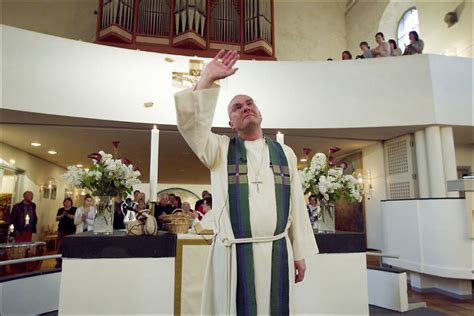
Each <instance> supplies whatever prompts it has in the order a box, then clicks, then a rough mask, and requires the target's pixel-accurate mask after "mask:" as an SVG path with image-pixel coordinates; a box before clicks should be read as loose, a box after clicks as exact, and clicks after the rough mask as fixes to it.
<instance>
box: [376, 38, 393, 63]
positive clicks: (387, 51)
mask: <svg viewBox="0 0 474 316" xmlns="http://www.w3.org/2000/svg"><path fill="white" fill-rule="evenodd" d="M375 41H376V42H377V44H378V46H377V47H375V48H374V49H372V54H373V55H374V57H376V58H378V57H388V56H390V55H391V54H392V51H391V48H390V44H389V43H387V42H386V41H385V37H384V35H383V33H382V32H378V33H377V34H375Z"/></svg>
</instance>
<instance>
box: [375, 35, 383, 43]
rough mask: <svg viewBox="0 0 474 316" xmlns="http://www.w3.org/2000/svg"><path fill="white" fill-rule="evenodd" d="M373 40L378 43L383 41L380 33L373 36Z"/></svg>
mask: <svg viewBox="0 0 474 316" xmlns="http://www.w3.org/2000/svg"><path fill="white" fill-rule="evenodd" d="M375 41H376V42H377V43H378V44H381V43H383V38H382V35H380V34H379V35H377V36H375Z"/></svg>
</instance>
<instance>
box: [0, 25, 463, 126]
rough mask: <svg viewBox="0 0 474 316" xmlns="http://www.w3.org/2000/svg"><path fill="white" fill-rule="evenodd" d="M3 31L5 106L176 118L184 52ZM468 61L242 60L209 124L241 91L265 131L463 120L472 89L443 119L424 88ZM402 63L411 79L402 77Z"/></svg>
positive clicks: (147, 119) (223, 116)
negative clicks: (176, 80)
mask: <svg viewBox="0 0 474 316" xmlns="http://www.w3.org/2000/svg"><path fill="white" fill-rule="evenodd" d="M2 30H3V32H2V40H3V43H4V49H3V64H2V67H3V69H2V72H3V96H2V106H3V107H4V108H7V109H12V110H19V111H28V112H39V113H47V114H57V115H65V116H75V117H87V118H97V119H109V120H116V121H132V122H143V123H151V124H156V123H158V124H171V125H174V124H176V116H175V114H174V113H175V110H174V100H173V94H174V93H175V92H177V91H179V90H180V89H176V88H172V87H171V73H172V72H173V71H187V70H188V69H189V65H188V62H189V60H188V58H185V57H182V56H175V57H173V58H175V62H173V63H170V62H166V61H165V60H164V58H165V57H166V55H162V54H155V53H147V52H141V51H132V50H125V49H119V48H113V47H105V46H100V45H94V44H89V43H84V42H78V41H71V40H67V39H63V38H57V37H51V36H46V35H43V34H39V33H32V32H28V31H24V30H20V29H15V28H10V27H6V26H3V27H2ZM433 59H435V61H436V62H432V60H433ZM451 65H454V66H451ZM470 65H471V61H470V60H469V59H463V58H455V57H440V56H427V55H423V56H421V55H419V56H410V57H404V58H390V59H385V60H380V59H372V60H366V61H364V62H363V63H362V62H360V61H358V60H354V61H339V62H338V61H335V62H331V63H328V62H255V61H241V62H240V63H239V65H238V66H239V69H240V70H239V71H238V72H237V74H236V75H235V76H234V77H232V79H230V80H223V81H222V82H221V85H222V88H221V93H220V98H219V101H218V105H217V108H216V115H215V119H214V122H213V126H216V127H227V126H228V122H227V120H228V119H227V117H228V116H227V106H226V105H227V102H228V100H229V99H230V98H231V96H233V95H235V94H238V93H242V92H245V93H247V94H249V95H251V96H252V97H253V98H254V99H255V100H257V101H258V102H259V106H260V109H261V111H262V113H264V120H263V127H264V128H314V127H315V126H317V127H319V128H350V127H381V126H402V125H426V124H434V123H440V124H449V125H470V124H471V122H472V120H470V118H469V117H468V114H469V113H471V112H472V111H471V107H472V98H471V94H470V93H468V92H467V91H466V90H462V91H465V92H463V93H461V94H459V93H458V92H456V93H457V94H456V100H457V101H458V102H457V105H456V106H457V109H458V111H452V113H450V115H449V117H447V118H444V117H443V116H438V115H437V113H436V110H439V107H438V108H436V107H434V104H437V105H438V104H439V105H440V106H443V105H444V104H445V103H443V102H441V101H440V102H437V100H433V89H432V88H433V87H432V84H431V82H432V78H431V71H434V73H436V74H439V73H440V71H441V69H443V71H444V74H443V75H445V74H448V75H449V76H455V77H456V80H457V82H460V83H462V85H461V86H462V87H464V85H468V82H469V79H470V78H471V73H470V71H469V70H470V68H469V67H470ZM462 66H465V67H462ZM468 66H469V67H468ZM403 69H410V71H412V72H414V73H416V74H417V75H416V76H407V75H406V72H405V71H401V70H403ZM362 74H363V75H362ZM262 78H265V80H263V79H262ZM443 80H448V79H443ZM443 80H439V82H444V81H443ZM437 82H438V81H437ZM394 86H396V87H397V89H394V88H393V87H394ZM341 91H344V93H341ZM401 92H403V100H408V101H406V102H401V101H400V93H401ZM452 94H453V93H452V92H451V91H450V90H446V89H443V90H442V91H439V92H437V94H436V95H435V96H436V97H439V98H442V100H449V98H450V97H451V96H452ZM378 95H383V96H384V98H383V101H381V100H380V98H378V97H368V96H378ZM453 97H454V96H453ZM149 101H151V102H154V103H155V106H154V107H152V108H145V107H144V106H143V103H144V102H149ZM381 102H382V103H383V106H381V104H382V103H381ZM290 107H291V111H292V113H294V115H290V116H289V115H282V113H289V111H290ZM336 108H337V109H338V111H337V115H334V113H335V112H334V109H336ZM443 110H444V109H443ZM307 113H315V115H306V114H307ZM368 113H370V115H368ZM406 113H410V115H409V116H407V115H406ZM443 113H444V112H443ZM373 117H377V120H374V119H373Z"/></svg>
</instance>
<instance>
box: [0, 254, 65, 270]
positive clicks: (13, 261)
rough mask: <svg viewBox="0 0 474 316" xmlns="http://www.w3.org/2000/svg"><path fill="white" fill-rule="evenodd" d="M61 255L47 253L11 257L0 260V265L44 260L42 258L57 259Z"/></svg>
mask: <svg viewBox="0 0 474 316" xmlns="http://www.w3.org/2000/svg"><path fill="white" fill-rule="evenodd" d="M61 257H62V255H49V256H38V257H28V258H21V259H11V260H5V261H0V267H1V266H7V265H10V264H18V263H27V262H34V261H44V260H50V259H59V258H61Z"/></svg>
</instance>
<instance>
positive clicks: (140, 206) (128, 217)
mask: <svg viewBox="0 0 474 316" xmlns="http://www.w3.org/2000/svg"><path fill="white" fill-rule="evenodd" d="M146 209H147V205H146V202H145V201H144V200H138V202H137V207H136V209H134V210H130V209H129V210H128V212H127V213H126V214H125V218H124V219H123V224H124V225H125V227H127V224H128V222H131V221H134V220H135V218H136V217H137V213H138V212H140V211H144V210H146Z"/></svg>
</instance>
